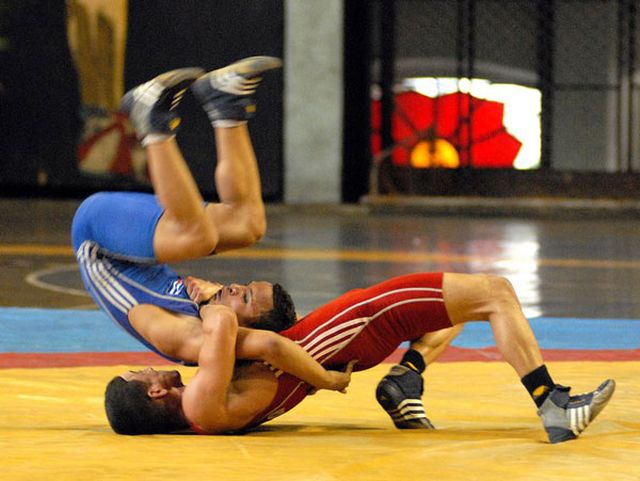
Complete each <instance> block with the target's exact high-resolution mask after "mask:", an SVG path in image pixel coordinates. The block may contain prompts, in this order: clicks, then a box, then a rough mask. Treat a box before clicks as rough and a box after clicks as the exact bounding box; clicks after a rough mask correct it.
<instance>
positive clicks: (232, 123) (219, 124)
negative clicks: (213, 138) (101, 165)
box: [211, 119, 247, 128]
mask: <svg viewBox="0 0 640 481" xmlns="http://www.w3.org/2000/svg"><path fill="white" fill-rule="evenodd" d="M246 123H247V121H246V120H231V119H220V120H214V121H213V122H211V125H213V126H214V127H215V128H224V127H237V126H239V125H244V124H246Z"/></svg>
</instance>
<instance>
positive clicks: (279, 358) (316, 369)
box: [236, 327, 353, 392]
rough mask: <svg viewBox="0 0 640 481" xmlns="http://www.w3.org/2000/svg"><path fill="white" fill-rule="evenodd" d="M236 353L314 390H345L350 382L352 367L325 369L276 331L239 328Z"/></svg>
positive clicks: (240, 357) (239, 356) (241, 357)
mask: <svg viewBox="0 0 640 481" xmlns="http://www.w3.org/2000/svg"><path fill="white" fill-rule="evenodd" d="M236 356H237V357H238V358H239V359H254V360H263V361H266V362H268V363H269V364H271V365H272V366H273V367H275V368H276V369H280V370H282V371H284V372H287V373H289V374H293V375H294V376H295V377H297V378H299V379H302V380H303V381H305V382H306V383H308V384H311V385H312V386H314V387H316V388H317V389H330V390H333V391H341V392H346V389H347V386H348V385H349V382H350V381H351V369H352V367H353V366H349V367H348V368H347V370H346V371H345V372H339V371H327V370H326V369H325V368H324V367H322V366H321V365H320V363H318V361H316V360H315V359H313V358H312V357H311V355H310V354H309V353H308V352H307V351H305V350H304V349H302V348H301V347H300V346H299V345H297V344H296V343H295V342H293V341H291V340H290V339H287V338H286V337H283V336H280V335H279V334H276V333H275V332H270V331H262V330H258V329H247V328H244V327H239V328H238V344H237V346H236Z"/></svg>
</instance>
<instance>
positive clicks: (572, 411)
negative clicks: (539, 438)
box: [538, 379, 616, 444]
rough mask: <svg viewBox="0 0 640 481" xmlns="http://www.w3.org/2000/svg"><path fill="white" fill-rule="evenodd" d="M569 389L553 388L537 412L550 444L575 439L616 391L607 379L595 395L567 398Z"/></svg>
mask: <svg viewBox="0 0 640 481" xmlns="http://www.w3.org/2000/svg"><path fill="white" fill-rule="evenodd" d="M570 389H571V388H568V387H565V386H560V385H556V387H555V388H554V389H553V391H551V392H550V393H549V396H548V397H547V399H545V401H544V403H542V406H540V409H539V410H538V416H540V417H541V418H542V423H543V424H544V429H545V430H546V431H547V435H548V436H549V441H550V442H551V443H552V444H555V443H561V442H563V441H569V440H570V439H575V438H577V437H578V435H579V434H580V433H581V432H582V431H584V430H585V429H586V428H587V426H588V425H589V423H591V421H593V420H594V419H595V418H596V416H597V415H598V414H599V413H600V411H602V410H603V409H604V407H605V406H606V405H607V403H608V402H609V399H611V396H612V395H613V392H614V391H615V389H616V383H615V381H614V380H613V379H607V380H606V381H605V382H603V383H602V384H600V386H598V388H597V389H596V390H595V391H591V392H589V393H585V394H579V395H577V396H569V390H570Z"/></svg>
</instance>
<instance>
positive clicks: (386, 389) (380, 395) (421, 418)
mask: <svg viewBox="0 0 640 481" xmlns="http://www.w3.org/2000/svg"><path fill="white" fill-rule="evenodd" d="M423 392H424V384H423V381H422V376H421V375H420V374H418V373H417V372H415V371H413V370H411V369H409V368H408V367H406V366H403V365H401V364H398V365H396V366H393V367H392V368H391V371H389V374H387V375H386V376H385V377H383V378H382V381H380V383H379V384H378V387H377V389H376V399H377V401H378V404H380V406H382V409H384V410H385V411H387V414H389V416H391V420H392V421H393V424H395V426H396V427H397V428H398V429H435V428H434V427H433V424H431V421H429V418H427V415H426V413H425V412H424V405H423V404H422V393H423Z"/></svg>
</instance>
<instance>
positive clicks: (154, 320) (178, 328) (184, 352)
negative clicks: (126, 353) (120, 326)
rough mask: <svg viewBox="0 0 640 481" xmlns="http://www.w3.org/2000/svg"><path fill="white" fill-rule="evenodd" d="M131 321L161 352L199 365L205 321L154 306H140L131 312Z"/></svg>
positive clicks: (139, 332)
mask: <svg viewBox="0 0 640 481" xmlns="http://www.w3.org/2000/svg"><path fill="white" fill-rule="evenodd" d="M129 322H130V323H131V325H132V326H133V328H134V329H135V330H136V331H137V332H138V334H140V335H141V336H142V337H143V338H144V339H145V340H146V341H147V342H148V343H150V344H151V345H153V346H154V347H155V348H156V349H157V350H158V351H160V352H161V353H163V354H165V355H167V356H169V357H173V358H175V359H180V360H182V361H186V362H188V363H193V364H195V363H196V362H198V355H199V353H200V347H201V346H202V322H201V321H200V318H198V317H191V316H186V315H181V314H176V313H174V312H169V311H167V310H165V309H162V308H160V307H158V306H154V305H152V304H139V305H137V306H135V307H134V308H133V309H131V310H130V311H129Z"/></svg>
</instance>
